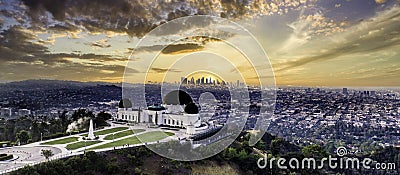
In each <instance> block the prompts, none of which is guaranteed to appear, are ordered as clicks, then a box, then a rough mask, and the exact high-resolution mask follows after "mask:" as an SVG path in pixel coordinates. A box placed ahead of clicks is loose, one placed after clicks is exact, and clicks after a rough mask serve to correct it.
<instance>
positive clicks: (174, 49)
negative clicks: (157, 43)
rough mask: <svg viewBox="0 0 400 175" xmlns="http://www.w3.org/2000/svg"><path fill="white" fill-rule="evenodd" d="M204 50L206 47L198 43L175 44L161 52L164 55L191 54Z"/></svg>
mask: <svg viewBox="0 0 400 175" xmlns="http://www.w3.org/2000/svg"><path fill="white" fill-rule="evenodd" d="M203 48H204V46H202V45H200V44H196V43H185V44H173V45H168V46H167V47H165V48H164V49H163V50H162V51H161V52H162V53H163V54H179V53H190V52H195V51H199V50H202V49H203Z"/></svg>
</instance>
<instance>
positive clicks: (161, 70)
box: [151, 67, 181, 73]
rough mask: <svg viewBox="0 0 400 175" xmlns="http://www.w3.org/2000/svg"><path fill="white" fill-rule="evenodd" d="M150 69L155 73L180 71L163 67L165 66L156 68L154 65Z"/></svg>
mask: <svg viewBox="0 0 400 175" xmlns="http://www.w3.org/2000/svg"><path fill="white" fill-rule="evenodd" d="M151 71H154V72H155V73H166V72H181V71H179V70H176V69H165V68H156V67H152V68H151Z"/></svg>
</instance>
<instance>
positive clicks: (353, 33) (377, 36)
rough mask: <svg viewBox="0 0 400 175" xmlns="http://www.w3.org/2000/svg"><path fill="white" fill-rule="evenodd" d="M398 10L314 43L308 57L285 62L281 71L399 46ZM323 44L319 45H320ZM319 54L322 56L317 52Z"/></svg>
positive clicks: (382, 14) (386, 12)
mask: <svg viewBox="0 0 400 175" xmlns="http://www.w3.org/2000/svg"><path fill="white" fill-rule="evenodd" d="M399 21H400V8H399V7H397V6H396V7H393V8H391V9H389V10H386V11H382V12H380V13H377V15H376V16H375V17H372V18H370V19H368V20H364V21H362V22H360V23H358V24H357V25H354V26H352V27H350V28H348V29H347V30H346V31H344V32H341V33H338V34H336V35H333V36H331V37H329V38H328V39H325V40H319V41H315V42H314V43H312V44H310V45H311V47H313V48H315V49H318V50H317V51H314V52H310V53H309V54H310V55H312V56H304V57H301V58H298V59H295V60H290V61H286V63H284V64H282V65H284V66H283V68H281V69H278V71H283V70H288V69H291V68H294V67H299V66H303V65H305V64H308V63H311V62H316V61H322V60H329V59H333V58H337V57H339V56H343V55H348V54H356V53H367V52H368V53H370V52H376V51H380V50H385V49H387V48H393V47H399V45H400V33H399V31H398V29H399V28H400V23H399ZM321 42H323V45H322V44H321ZM320 50H323V52H320Z"/></svg>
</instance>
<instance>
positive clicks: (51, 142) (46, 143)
mask: <svg viewBox="0 0 400 175" xmlns="http://www.w3.org/2000/svg"><path fill="white" fill-rule="evenodd" d="M75 141H78V137H68V138H63V139H58V140H53V141H49V142H44V143H41V145H57V144H66V143H71V142H75Z"/></svg>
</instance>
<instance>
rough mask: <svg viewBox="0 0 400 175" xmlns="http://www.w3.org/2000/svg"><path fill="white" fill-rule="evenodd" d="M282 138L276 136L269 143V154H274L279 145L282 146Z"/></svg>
mask: <svg viewBox="0 0 400 175" xmlns="http://www.w3.org/2000/svg"><path fill="white" fill-rule="evenodd" d="M282 142H283V140H282V138H277V139H274V140H272V142H271V144H270V149H271V154H272V155H274V156H276V155H278V154H279V152H280V150H281V147H282Z"/></svg>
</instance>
